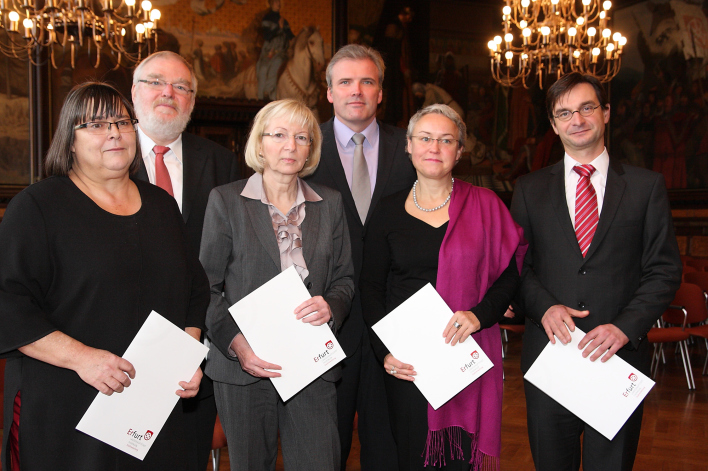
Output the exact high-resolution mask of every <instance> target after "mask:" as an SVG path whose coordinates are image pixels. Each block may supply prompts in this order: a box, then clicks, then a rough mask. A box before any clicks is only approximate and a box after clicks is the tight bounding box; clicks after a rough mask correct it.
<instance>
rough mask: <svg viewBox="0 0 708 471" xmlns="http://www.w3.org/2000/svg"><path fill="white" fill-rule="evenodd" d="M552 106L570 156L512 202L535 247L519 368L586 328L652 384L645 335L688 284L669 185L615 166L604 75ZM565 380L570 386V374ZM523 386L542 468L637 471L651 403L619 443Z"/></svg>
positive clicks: (529, 182) (571, 80) (567, 82)
mask: <svg viewBox="0 0 708 471" xmlns="http://www.w3.org/2000/svg"><path fill="white" fill-rule="evenodd" d="M546 106H547V111H548V117H549V119H550V120H551V125H552V126H553V130H554V131H555V132H556V134H558V136H559V137H560V139H561V141H562V142H563V146H564V148H565V157H564V159H563V160H562V161H560V162H558V163H557V164H555V165H552V166H550V167H546V168H544V169H541V170H538V171H536V172H533V173H531V174H529V175H526V176H524V177H521V178H520V179H519V181H518V183H517V185H516V188H515V190H514V196H513V199H512V204H511V213H512V216H513V217H514V219H515V220H516V222H517V223H519V224H520V225H521V226H522V227H523V229H524V236H525V237H526V239H527V240H528V242H529V251H528V252H527V254H526V260H525V262H524V270H523V272H522V283H521V287H520V288H519V298H520V299H519V300H520V301H521V303H522V306H523V308H524V311H525V314H526V317H527V319H526V333H525V334H524V345H523V351H522V355H521V369H522V370H523V372H524V373H526V371H527V370H528V369H529V368H530V367H531V365H532V364H533V362H534V361H535V360H536V357H538V355H539V354H540V353H541V351H542V350H543V348H544V347H545V346H546V345H547V344H548V342H549V341H550V342H552V343H555V342H558V341H560V342H562V343H563V344H567V343H568V342H570V340H571V337H570V332H569V331H574V330H575V327H576V326H577V327H578V328H580V329H581V330H582V331H583V332H586V335H585V336H584V337H583V339H582V340H581V341H580V343H579V345H578V348H580V349H582V350H583V356H584V357H586V358H588V361H600V362H606V361H607V360H609V359H610V357H612V356H613V355H614V354H615V353H616V354H617V355H618V356H619V357H621V358H623V359H624V360H626V361H627V362H628V363H629V364H631V365H633V366H634V367H635V368H637V369H638V370H640V371H642V372H643V373H645V374H647V375H648V374H649V363H650V361H649V359H650V353H649V345H648V342H647V341H646V334H647V332H648V331H649V329H650V328H651V327H652V325H653V324H654V323H655V322H656V320H657V319H658V318H659V317H660V316H661V314H662V313H663V312H664V310H665V309H666V308H667V307H668V306H669V304H670V302H671V301H672V299H673V297H674V293H675V292H676V290H677V289H678V287H679V284H680V282H681V260H680V258H679V251H678V245H677V243H676V238H675V236H674V230H673V223H672V219H671V211H670V208H669V201H668V197H667V193H666V185H665V183H664V177H663V176H662V175H660V174H658V173H654V172H651V171H649V170H645V169H641V168H636V167H631V166H629V165H624V164H622V163H620V162H618V161H616V160H613V159H611V158H610V156H609V155H608V153H607V149H606V148H605V141H604V137H605V125H606V124H607V122H608V121H609V119H610V105H609V103H608V100H607V94H606V93H605V90H604V89H603V88H602V85H601V84H600V82H599V81H598V80H597V79H595V78H594V77H592V76H588V75H581V74H579V73H571V74H568V75H565V76H564V77H562V78H561V79H559V80H558V81H557V82H556V83H555V84H553V86H551V87H550V88H549V90H548V93H547V98H546ZM573 348H575V347H573ZM558 374H559V375H564V376H566V377H568V379H569V380H572V372H568V371H559V372H558ZM524 388H525V392H526V406H527V418H528V430H529V441H530V444H531V452H532V455H533V459H534V463H535V465H536V469H539V470H544V471H546V470H548V471H554V470H577V469H578V468H579V467H580V463H581V461H582V465H583V469H584V470H586V471H593V470H609V469H612V470H631V469H632V465H633V463H634V457H635V455H636V452H637V444H638V442H639V432H640V429H641V422H642V405H640V406H639V407H638V408H637V410H636V411H635V412H634V414H632V415H631V416H630V418H629V420H628V421H627V422H626V423H625V424H624V426H623V427H622V428H621V429H620V431H619V432H618V433H617V435H616V436H615V438H614V439H613V440H611V441H610V440H608V439H607V438H605V437H604V436H603V435H601V434H600V433H599V432H597V431H595V430H594V429H593V428H591V427H588V426H586V424H585V423H584V422H582V421H581V420H580V419H578V418H577V417H576V416H575V415H573V414H572V413H570V412H569V411H568V410H567V409H565V408H564V407H562V406H560V405H559V404H558V403H557V402H555V401H554V400H553V399H551V398H550V397H549V396H547V395H546V394H545V393H543V392H542V391H540V390H539V389H537V388H536V387H535V386H533V385H532V384H530V383H529V382H524ZM581 434H582V435H583V443H582V452H581V443H580V436H581Z"/></svg>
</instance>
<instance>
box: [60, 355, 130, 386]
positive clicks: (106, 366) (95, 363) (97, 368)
mask: <svg viewBox="0 0 708 471" xmlns="http://www.w3.org/2000/svg"><path fill="white" fill-rule="evenodd" d="M82 350H83V351H82V352H81V353H80V354H79V355H78V356H77V358H76V359H75V361H76V365H75V367H74V368H73V370H74V371H76V373H77V374H78V375H79V377H80V378H81V379H82V380H83V381H84V382H85V383H87V384H90V385H91V386H93V387H94V388H96V389H98V390H99V391H101V392H102V393H103V394H105V395H106V396H110V395H111V394H113V393H114V392H117V393H120V392H123V389H125V388H127V387H128V386H130V380H131V379H133V378H135V368H133V365H132V364H131V363H130V362H129V361H128V360H126V359H125V358H121V357H119V356H118V355H114V354H113V353H111V352H108V351H106V350H100V349H98V348H92V347H88V346H86V347H85V348H84V349H82Z"/></svg>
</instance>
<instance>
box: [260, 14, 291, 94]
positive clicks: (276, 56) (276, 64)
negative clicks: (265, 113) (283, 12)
mask: <svg viewBox="0 0 708 471" xmlns="http://www.w3.org/2000/svg"><path fill="white" fill-rule="evenodd" d="M268 6H269V7H270V11H269V12H268V13H266V15H265V16H264V17H263V20H262V21H261V31H262V33H263V40H264V41H263V47H262V48H261V55H260V57H259V58H258V62H257V63H256V75H257V77H258V99H259V100H264V99H270V100H275V99H276V94H275V89H276V85H277V83H278V69H280V66H281V65H282V64H283V62H284V61H285V60H287V52H288V45H289V44H290V40H291V39H293V38H294V37H295V35H294V34H293V32H292V31H291V30H290V24H288V21H287V20H286V19H285V18H283V17H281V16H280V8H281V6H282V2H281V0H268Z"/></svg>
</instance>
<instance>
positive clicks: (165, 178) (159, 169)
mask: <svg viewBox="0 0 708 471" xmlns="http://www.w3.org/2000/svg"><path fill="white" fill-rule="evenodd" d="M152 151H153V152H155V184H156V185H157V186H159V187H160V188H162V189H163V190H165V191H166V192H167V193H169V194H170V196H172V197H174V196H175V194H174V192H173V191H172V180H170V172H168V171H167V165H165V154H166V153H168V152H169V151H170V148H169V147H165V146H155V147H153V148H152Z"/></svg>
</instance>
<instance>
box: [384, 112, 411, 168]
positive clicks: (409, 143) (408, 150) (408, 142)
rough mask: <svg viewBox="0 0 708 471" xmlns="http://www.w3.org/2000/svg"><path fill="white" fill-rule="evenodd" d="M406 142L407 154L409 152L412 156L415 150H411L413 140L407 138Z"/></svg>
mask: <svg viewBox="0 0 708 471" xmlns="http://www.w3.org/2000/svg"><path fill="white" fill-rule="evenodd" d="M379 103H380V102H379ZM406 141H407V142H406V152H408V154H410V155H411V156H412V155H413V150H412V149H411V148H412V147H413V143H412V142H411V138H410V137H408V138H406Z"/></svg>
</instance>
